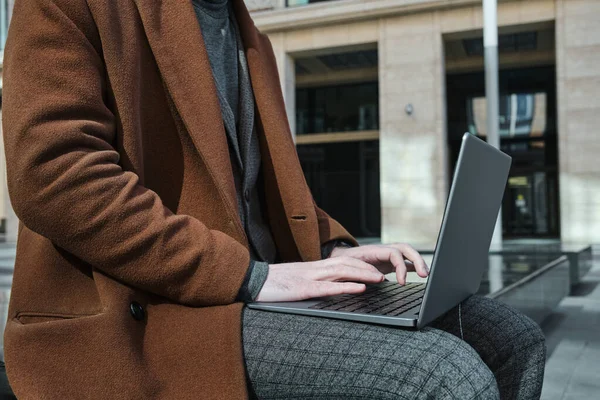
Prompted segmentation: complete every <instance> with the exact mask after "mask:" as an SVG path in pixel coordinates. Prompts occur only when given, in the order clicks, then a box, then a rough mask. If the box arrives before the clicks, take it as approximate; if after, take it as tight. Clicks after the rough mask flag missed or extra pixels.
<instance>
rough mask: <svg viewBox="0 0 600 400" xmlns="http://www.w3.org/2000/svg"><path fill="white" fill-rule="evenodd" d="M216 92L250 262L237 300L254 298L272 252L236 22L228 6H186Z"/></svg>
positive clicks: (200, 0)
mask: <svg viewBox="0 0 600 400" xmlns="http://www.w3.org/2000/svg"><path fill="white" fill-rule="evenodd" d="M192 4H193V5H194V10H195V12H196V17H197V19H198V23H199V25H200V29H201V31H202V36H203V39H204V42H205V46H206V51H207V53H208V58H209V61H210V66H211V69H212V73H213V78H214V81H215V86H216V88H217V95H218V97H219V104H220V106H221V113H222V115H223V123H224V126H225V131H226V134H227V139H228V140H227V141H228V144H229V154H230V158H231V165H232V169H233V174H234V181H235V187H236V193H237V204H238V212H239V215H240V219H241V221H242V225H243V227H244V230H245V232H246V235H247V237H248V240H249V244H250V258H251V260H252V261H251V262H250V265H249V267H248V273H247V276H246V279H245V280H244V285H243V286H242V288H240V294H239V296H238V300H241V301H246V302H248V301H252V300H254V299H255V298H256V296H258V293H259V292H260V289H261V288H262V286H263V284H264V282H265V280H266V278H267V274H268V263H272V262H274V261H275V259H276V257H277V251H276V247H275V243H274V241H273V237H272V234H271V231H270V229H269V226H268V224H267V222H266V221H265V218H264V215H263V212H262V211H263V210H262V208H261V199H260V197H259V192H260V190H261V181H260V148H259V144H258V137H257V136H256V132H255V129H254V95H253V92H252V85H251V83H250V77H249V73H248V65H247V62H246V56H245V54H244V51H243V46H242V42H241V37H240V35H239V29H238V27H237V21H236V20H235V18H234V17H233V12H232V10H231V5H230V3H229V2H228V0H192Z"/></svg>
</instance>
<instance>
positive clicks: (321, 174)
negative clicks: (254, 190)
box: [246, 0, 600, 243]
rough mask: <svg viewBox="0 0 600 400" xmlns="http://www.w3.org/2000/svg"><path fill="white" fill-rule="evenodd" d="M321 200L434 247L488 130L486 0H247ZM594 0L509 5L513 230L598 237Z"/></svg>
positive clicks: (502, 21)
mask: <svg viewBox="0 0 600 400" xmlns="http://www.w3.org/2000/svg"><path fill="white" fill-rule="evenodd" d="M246 3H247V5H248V6H249V8H250V9H251V10H252V13H253V18H254V21H255V23H256V25H257V27H258V28H259V29H260V30H261V31H262V32H264V33H266V34H268V36H269V37H270V39H271V41H272V43H273V48H274V51H275V54H276V57H277V62H278V67H279V74H280V79H281V85H282V87H283V91H284V97H285V101H286V105H287V109H288V116H289V118H290V125H291V126H292V130H293V132H294V134H295V140H296V143H297V148H298V153H299V156H300V160H301V162H302V166H303V168H304V171H305V174H306V178H307V181H308V184H309V186H310V187H311V189H312V191H313V195H314V197H315V199H316V201H317V202H318V203H319V204H320V205H321V206H322V207H323V208H324V209H325V210H326V211H327V212H329V213H330V214H331V215H332V216H333V217H335V218H336V219H338V220H339V221H340V222H342V224H343V225H344V226H346V227H348V228H349V230H350V231H351V232H352V233H353V234H354V235H355V236H357V237H373V238H381V239H382V240H383V241H384V242H389V241H399V240H401V241H408V242H412V243H433V242H434V241H435V239H436V236H437V233H438V230H439V224H440V221H441V218H442V213H443V208H444V204H445V200H446V197H447V193H448V187H449V183H450V178H451V176H452V172H453V168H454V165H455V162H456V158H457V155H458V149H459V146H460V139H461V136H462V134H463V133H464V132H467V131H468V132H471V133H472V134H476V135H478V136H480V137H485V136H486V132H485V131H486V107H485V87H484V59H483V39H482V38H483V11H482V5H481V0H452V1H450V0H333V1H311V0H287V1H284V0H247V1H246ZM598 15H600V1H597V0H520V1H519V0H512V1H502V0H500V1H499V4H498V24H499V53H500V92H501V95H500V135H501V147H502V150H504V151H505V152H507V153H508V154H510V155H511V156H512V157H513V160H514V161H513V168H512V171H511V176H510V180H509V183H508V187H507V190H506V194H505V198H504V203H503V236H504V238H505V239H513V238H535V239H540V238H547V239H562V241H564V242H587V243H590V242H591V243H600V162H598V161H597V157H598V154H599V153H600V135H599V134H598V127H600V96H599V93H600V68H598V65H600V23H598Z"/></svg>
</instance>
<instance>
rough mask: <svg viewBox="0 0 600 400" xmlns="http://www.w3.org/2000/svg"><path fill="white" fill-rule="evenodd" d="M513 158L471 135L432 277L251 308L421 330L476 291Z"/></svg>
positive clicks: (448, 204)
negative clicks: (347, 293)
mask: <svg viewBox="0 0 600 400" xmlns="http://www.w3.org/2000/svg"><path fill="white" fill-rule="evenodd" d="M510 165H511V158H510V157H509V156H508V155H506V154H504V153H503V152H501V151H499V150H498V149H496V148H494V147H493V146H490V145H489V144H487V143H486V142H484V141H482V140H480V139H478V138H476V137H475V136H472V135H470V134H468V133H466V134H465V135H464V136H463V140H462V145H461V148H460V154H459V156H458V162H457V167H456V170H455V172H454V179H453V180H452V187H451V188H450V194H449V196H448V201H447V202H446V209H445V211H444V218H443V220H442V227H441V229H440V232H439V235H438V240H437V245H436V248H435V253H434V256H433V262H432V265H431V269H430V274H429V278H428V280H427V282H426V283H407V284H406V285H399V284H398V283H396V282H388V281H386V282H382V283H380V284H376V285H367V289H366V290H365V292H363V293H360V294H352V295H339V296H330V297H324V298H317V299H311V300H305V301H295V302H279V303H266V302H255V303H251V304H248V307H250V308H255V309H259V310H265V311H275V312H283V313H288V314H302V315H311V316H315V317H325V318H335V319H346V320H352V321H360V322H368V323H374V324H383V325H394V326H403V327H412V328H422V327H424V326H426V325H427V324H429V323H430V322H431V321H433V320H435V319H436V318H437V317H439V316H441V315H442V314H444V313H445V312H447V311H448V310H450V309H451V308H453V307H454V306H456V305H458V304H459V303H460V302H462V301H463V300H465V299H466V298H468V297H469V296H470V295H472V294H474V293H476V292H477V290H478V289H479V285H480V283H481V278H482V276H483V272H484V270H485V268H486V266H487V259H488V251H489V247H490V243H491V240H492V235H493V232H494V226H495V223H496V218H497V216H498V211H499V209H500V205H501V203H502V196H503V194H504V188H505V186H506V181H507V179H508V172H509V169H510Z"/></svg>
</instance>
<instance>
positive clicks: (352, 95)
mask: <svg viewBox="0 0 600 400" xmlns="http://www.w3.org/2000/svg"><path fill="white" fill-rule="evenodd" d="M378 129H379V88H378V83H377V82H366V83H358V84H348V85H338V86H327V87H316V88H301V89H298V90H296V131H297V133H298V134H299V135H302V134H311V133H328V132H351V131H368V130H378Z"/></svg>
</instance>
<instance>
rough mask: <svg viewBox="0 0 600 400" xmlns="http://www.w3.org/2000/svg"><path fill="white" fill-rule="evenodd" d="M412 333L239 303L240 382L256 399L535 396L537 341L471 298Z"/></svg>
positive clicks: (519, 320) (540, 351)
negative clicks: (244, 376) (243, 379)
mask: <svg viewBox="0 0 600 400" xmlns="http://www.w3.org/2000/svg"><path fill="white" fill-rule="evenodd" d="M461 308H462V310H461V314H462V327H463V334H464V339H465V340H464V341H463V340H461V339H460V338H459V336H460V327H459V321H458V310H457V309H454V310H451V311H450V312H449V313H447V314H446V315H444V316H443V317H441V318H439V319H438V320H437V321H435V322H434V323H433V324H432V326H431V327H427V328H425V329H423V330H421V331H412V330H406V329H398V328H393V327H386V326H379V325H370V324H362V323H355V322H350V321H342V320H329V319H323V318H315V317H307V316H298V315H291V314H279V313H271V312H266V311H258V310H251V309H247V308H246V309H245V310H244V318H243V342H244V356H245V360H246V368H247V373H248V377H249V386H251V387H250V389H251V391H253V392H254V393H253V395H254V396H256V397H257V398H259V399H425V398H427V399H429V398H435V399H461V400H465V399H475V398H477V399H496V398H503V399H504V398H505V399H513V398H514V399H533V398H539V396H540V393H541V387H542V379H543V372H544V362H545V343H544V337H543V334H542V333H541V330H540V329H539V327H538V326H537V325H536V324H535V323H534V322H533V321H531V320H530V319H529V318H527V317H525V316H523V315H521V314H519V313H517V312H515V311H514V310H512V309H511V308H510V307H508V306H506V305H504V304H502V303H499V302H497V301H494V300H490V299H487V298H482V297H477V296H474V297H472V298H470V299H468V300H466V301H465V302H464V303H463V304H462V307H461Z"/></svg>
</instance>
